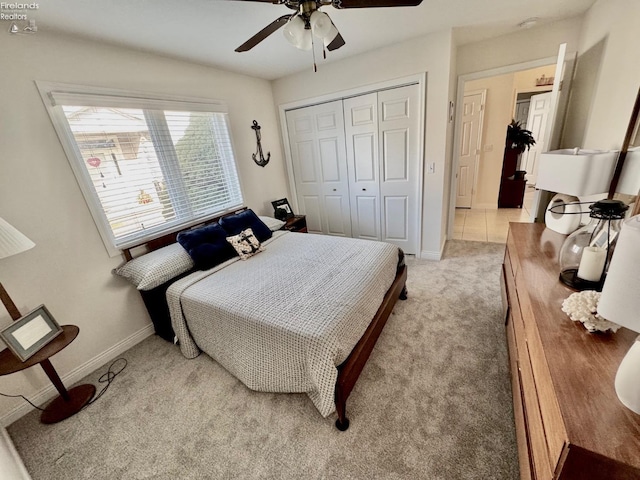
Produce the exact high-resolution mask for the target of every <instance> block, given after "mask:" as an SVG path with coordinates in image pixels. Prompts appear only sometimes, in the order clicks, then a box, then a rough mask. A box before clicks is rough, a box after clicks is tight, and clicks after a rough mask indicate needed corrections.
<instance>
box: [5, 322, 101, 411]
mask: <svg viewBox="0 0 640 480" xmlns="http://www.w3.org/2000/svg"><path fill="white" fill-rule="evenodd" d="M79 332H80V329H79V328H78V327H76V326H75V325H63V326H62V333H61V334H60V335H58V336H57V337H56V338H54V339H53V340H51V342H49V343H48V344H46V345H45V346H44V347H42V349H41V350H40V351H38V352H37V353H36V354H35V355H33V356H32V357H31V358H28V359H27V360H25V361H24V362H23V361H21V360H20V359H19V358H18V357H16V356H15V355H13V353H11V351H10V350H9V349H8V348H5V349H4V350H2V352H0V375H9V374H11V373H15V372H19V371H20V370H24V369H26V368H29V367H32V366H34V365H37V364H38V363H39V364H40V366H41V367H42V368H43V369H44V371H45V373H46V374H47V376H48V377H49V380H51V383H53V385H54V386H55V387H56V389H57V390H58V393H59V394H60V395H59V396H58V397H56V398H55V399H54V400H53V401H52V402H51V403H49V405H47V408H45V409H44V411H43V412H42V415H41V417H40V421H41V422H42V423H57V422H60V421H62V420H64V419H65V418H69V417H70V416H72V415H75V414H76V413H78V412H79V411H80V410H82V409H83V408H84V406H85V405H86V404H87V403H89V401H90V400H91V399H92V398H93V395H94V394H95V393H96V387H94V386H93V385H90V384H85V385H78V386H76V387H73V388H72V389H70V390H67V389H66V388H65V386H64V384H63V383H62V380H60V377H59V376H58V373H57V372H56V370H55V369H54V368H53V365H51V362H50V361H49V357H51V356H53V355H55V354H56V353H58V352H59V351H60V350H62V349H64V348H65V347H66V346H67V345H69V344H70V343H71V342H73V341H74V340H75V339H76V337H77V336H78V333H79Z"/></svg>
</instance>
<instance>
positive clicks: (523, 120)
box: [513, 98, 531, 125]
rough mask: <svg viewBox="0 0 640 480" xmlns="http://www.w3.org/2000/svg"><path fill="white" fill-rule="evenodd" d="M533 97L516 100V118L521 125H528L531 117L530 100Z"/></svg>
mask: <svg viewBox="0 0 640 480" xmlns="http://www.w3.org/2000/svg"><path fill="white" fill-rule="evenodd" d="M530 101H531V99H529V98H527V99H526V100H518V101H517V102H516V113H515V115H514V117H513V118H514V119H515V121H516V122H518V123H519V124H520V125H526V124H527V119H528V118H529V102H530Z"/></svg>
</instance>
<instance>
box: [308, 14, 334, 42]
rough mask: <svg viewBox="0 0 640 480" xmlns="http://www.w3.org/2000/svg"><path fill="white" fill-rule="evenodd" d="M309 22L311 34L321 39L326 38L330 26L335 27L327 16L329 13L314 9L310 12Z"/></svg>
mask: <svg viewBox="0 0 640 480" xmlns="http://www.w3.org/2000/svg"><path fill="white" fill-rule="evenodd" d="M310 23H311V31H312V32H313V34H314V35H315V36H316V37H318V38H322V39H324V38H326V37H327V35H329V34H330V32H331V28H332V27H333V28H335V27H334V26H333V23H332V22H331V19H330V18H329V15H327V14H326V13H324V12H321V11H319V10H316V11H314V12H313V13H312V14H311V19H310ZM334 37H335V35H334Z"/></svg>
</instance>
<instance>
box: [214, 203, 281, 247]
mask: <svg viewBox="0 0 640 480" xmlns="http://www.w3.org/2000/svg"><path fill="white" fill-rule="evenodd" d="M220 226H221V227H222V228H224V229H225V231H226V232H227V235H226V236H231V235H238V234H239V233H240V232H242V231H244V230H246V229H247V228H250V229H251V230H252V231H253V234H254V235H255V236H256V238H257V239H258V241H260V242H264V241H265V240H269V239H270V238H271V236H272V235H273V233H272V232H271V230H270V229H269V227H267V226H266V225H265V224H264V223H263V222H262V220H260V219H259V218H258V216H257V215H256V214H255V213H254V212H253V210H245V211H243V212H240V213H236V214H235V215H229V216H228V217H222V218H221V219H220Z"/></svg>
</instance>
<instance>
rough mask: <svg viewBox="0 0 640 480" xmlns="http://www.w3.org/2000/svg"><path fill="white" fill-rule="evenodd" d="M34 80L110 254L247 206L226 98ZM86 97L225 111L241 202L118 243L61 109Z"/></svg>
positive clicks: (95, 102)
mask: <svg viewBox="0 0 640 480" xmlns="http://www.w3.org/2000/svg"><path fill="white" fill-rule="evenodd" d="M35 84H36V87H37V88H38V91H39V93H40V96H41V97H42V101H43V103H44V105H45V108H46V109H47V113H48V114H49V118H50V119H51V122H52V124H53V127H54V129H55V131H56V134H57V136H58V139H59V140H60V143H61V144H62V148H63V150H64V152H65V155H66V157H67V161H68V162H69V165H70V166H71V169H72V171H73V174H74V176H75V178H76V182H77V184H78V186H79V188H80V190H81V192H82V195H83V196H84V199H85V203H86V204H87V207H88V208H89V211H90V213H91V217H92V218H93V221H94V223H95V225H96V227H97V229H98V232H99V234H100V237H101V239H102V242H103V244H104V246H105V248H106V250H107V252H108V254H109V256H110V257H115V256H118V255H120V254H121V253H122V250H124V249H126V248H130V247H134V246H137V245H141V244H143V243H145V242H147V241H149V240H152V239H153V238H157V237H159V236H162V235H165V234H168V233H171V232H175V231H178V230H181V229H184V228H188V227H190V226H193V225H198V224H200V223H203V222H206V221H207V220H210V219H212V218H215V217H217V216H220V215H223V214H225V213H227V212H231V211H235V210H237V209H238V208H241V207H244V206H245V205H244V190H245V189H244V186H243V182H242V176H241V175H240V169H239V165H238V161H237V157H236V153H235V152H236V148H235V144H234V142H233V135H232V132H231V122H230V118H229V112H228V108H227V105H226V104H225V103H224V102H222V101H220V100H214V99H210V98H199V97H186V96H177V95H163V94H156V93H148V92H141V91H135V90H121V89H112V88H103V87H93V86H86V85H74V84H68V83H58V82H48V81H36V82H35ZM83 99H86V100H87V101H89V100H90V101H91V106H106V107H120V108H123V105H122V104H118V102H122V101H124V102H126V107H125V108H140V109H152V110H173V111H194V112H210V113H222V114H224V120H225V123H226V128H227V133H228V136H229V143H230V145H231V153H232V154H233V161H234V163H235V168H236V175H237V178H238V184H239V187H240V195H241V196H242V202H241V203H240V204H238V205H233V206H229V207H228V208H226V209H222V210H220V211H215V212H212V213H211V214H209V215H206V216H202V217H199V218H196V219H191V220H183V221H180V220H178V221H177V222H176V223H172V224H171V225H170V226H167V224H161V225H157V226H155V227H151V228H149V231H148V233H147V234H145V235H143V236H139V237H136V238H134V239H132V240H130V241H127V242H125V243H121V244H119V245H118V246H116V238H115V236H114V235H113V232H112V230H111V226H110V225H109V221H108V219H107V217H106V215H105V213H104V209H103V207H102V203H101V202H100V199H99V198H98V195H97V192H96V191H95V189H94V188H93V186H92V185H93V182H92V179H91V177H90V175H89V172H88V171H87V169H86V168H84V165H83V163H82V155H81V153H80V150H79V148H78V145H77V143H76V140H75V137H74V135H73V132H72V131H71V128H70V126H69V123H68V121H67V118H66V116H65V113H64V111H63V109H62V105H71V104H73V103H74V102H75V103H82V100H83ZM69 102H71V103H69Z"/></svg>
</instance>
